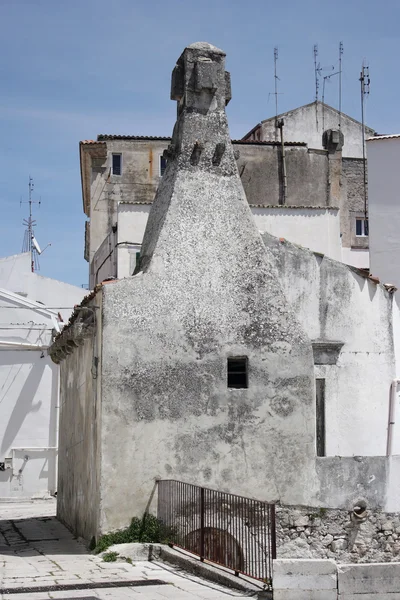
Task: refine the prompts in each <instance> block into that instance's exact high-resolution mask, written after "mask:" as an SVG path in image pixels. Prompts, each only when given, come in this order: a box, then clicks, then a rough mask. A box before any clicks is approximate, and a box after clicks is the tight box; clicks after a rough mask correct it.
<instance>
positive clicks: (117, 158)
mask: <svg viewBox="0 0 400 600" xmlns="http://www.w3.org/2000/svg"><path fill="white" fill-rule="evenodd" d="M121 172H122V154H113V155H112V174H113V175H121Z"/></svg>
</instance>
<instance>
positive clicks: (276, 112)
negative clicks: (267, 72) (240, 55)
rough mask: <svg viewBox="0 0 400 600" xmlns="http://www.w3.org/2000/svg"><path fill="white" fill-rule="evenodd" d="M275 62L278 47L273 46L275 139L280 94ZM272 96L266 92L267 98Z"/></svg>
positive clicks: (276, 135)
mask: <svg viewBox="0 0 400 600" xmlns="http://www.w3.org/2000/svg"><path fill="white" fill-rule="evenodd" d="M277 62H278V48H277V47H275V48H274V81H275V91H274V92H273V95H274V96H275V141H276V140H277V139H278V125H277V123H278V96H279V95H280V93H279V92H278V81H280V79H279V77H278V74H277ZM270 96H272V92H270V93H269V94H268V100H269V97H270Z"/></svg>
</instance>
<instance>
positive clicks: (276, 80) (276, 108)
mask: <svg viewBox="0 0 400 600" xmlns="http://www.w3.org/2000/svg"><path fill="white" fill-rule="evenodd" d="M277 62H278V48H277V47H276V48H274V79H275V141H276V140H277V139H278V79H279V77H278V75H277V74H276V63H277Z"/></svg>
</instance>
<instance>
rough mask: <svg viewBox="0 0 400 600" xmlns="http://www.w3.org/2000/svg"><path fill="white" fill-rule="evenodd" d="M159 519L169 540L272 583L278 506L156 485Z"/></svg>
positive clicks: (168, 484) (213, 492)
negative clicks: (276, 508) (276, 509)
mask: <svg viewBox="0 0 400 600" xmlns="http://www.w3.org/2000/svg"><path fill="white" fill-rule="evenodd" d="M158 518H159V520H160V521H161V522H162V523H163V525H164V527H165V536H166V538H167V540H168V542H169V543H170V544H172V545H175V546H178V547H180V548H183V549H184V550H187V551H188V552H191V553H193V554H197V555H198V556H200V559H201V560H203V561H204V560H207V561H210V562H213V563H217V564H219V565H222V566H224V567H227V568H228V569H232V570H233V571H234V572H235V575H239V573H242V574H243V575H247V576H249V577H253V578H255V579H260V580H262V581H263V582H264V583H266V584H267V585H269V586H270V585H271V582H272V560H273V559H274V558H276V537H275V505H274V504H267V503H265V502H260V501H258V500H252V499H251V498H244V497H242V496H236V495H234V494H228V493H225V492H218V491H216V490H211V489H208V488H203V487H199V486H196V485H191V484H188V483H183V482H181V481H175V480H160V481H158Z"/></svg>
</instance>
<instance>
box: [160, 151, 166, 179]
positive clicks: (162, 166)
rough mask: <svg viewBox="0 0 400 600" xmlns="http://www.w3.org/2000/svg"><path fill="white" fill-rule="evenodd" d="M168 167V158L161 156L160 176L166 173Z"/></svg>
mask: <svg viewBox="0 0 400 600" xmlns="http://www.w3.org/2000/svg"><path fill="white" fill-rule="evenodd" d="M166 168H167V159H166V158H165V157H164V156H160V177H162V176H163V175H164V173H165V169H166Z"/></svg>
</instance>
